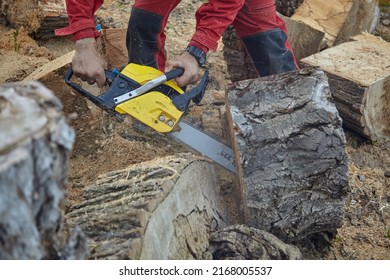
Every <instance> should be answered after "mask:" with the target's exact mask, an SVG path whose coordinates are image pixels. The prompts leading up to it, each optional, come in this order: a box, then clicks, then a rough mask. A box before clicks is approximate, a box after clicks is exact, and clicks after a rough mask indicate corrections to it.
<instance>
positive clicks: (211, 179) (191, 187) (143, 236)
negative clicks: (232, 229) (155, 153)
mask: <svg viewBox="0 0 390 280" xmlns="http://www.w3.org/2000/svg"><path fill="white" fill-rule="evenodd" d="M215 172H216V171H215V169H214V167H213V165H212V164H211V163H210V162H208V161H205V160H204V159H202V158H197V157H194V156H192V155H190V154H181V155H178V156H177V157H168V158H163V159H159V160H157V161H154V162H145V163H143V164H139V165H137V166H132V167H129V168H128V169H126V170H119V171H115V172H111V173H108V174H105V175H101V176H100V178H99V179H98V180H97V181H96V182H95V184H94V185H91V186H89V187H86V188H85V195H84V197H85V200H84V202H83V203H81V204H79V205H76V206H74V207H72V209H70V211H69V213H68V214H67V220H68V223H69V224H70V225H71V226H80V227H81V228H82V230H83V231H84V232H85V233H86V235H87V236H88V239H89V243H90V247H91V258H92V259H210V258H211V255H210V253H208V252H207V250H206V249H207V247H208V238H209V235H210V233H211V232H213V231H215V230H217V229H220V228H223V227H225V226H226V225H227V224H230V223H231V221H229V219H230V218H229V217H230V215H229V209H227V205H226V203H223V201H222V194H221V193H220V191H221V190H220V189H221V187H220V183H219V180H218V179H217V178H216V176H215Z"/></svg>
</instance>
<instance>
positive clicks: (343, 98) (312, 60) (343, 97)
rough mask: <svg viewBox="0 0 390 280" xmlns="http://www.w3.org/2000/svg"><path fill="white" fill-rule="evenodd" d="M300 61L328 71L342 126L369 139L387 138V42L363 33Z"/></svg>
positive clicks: (389, 126) (389, 73)
mask: <svg viewBox="0 0 390 280" xmlns="http://www.w3.org/2000/svg"><path fill="white" fill-rule="evenodd" d="M301 62H302V63H303V64H305V65H308V66H318V67H321V69H322V70H323V71H325V72H326V73H327V75H328V77H329V84H330V89H331V93H332V95H333V98H334V101H335V103H336V107H337V109H338V110H339V112H340V116H341V117H342V119H343V124H344V126H345V127H347V128H349V129H351V130H353V131H355V132H357V133H359V134H360V135H362V136H363V137H365V138H367V139H371V140H378V139H389V138H390V109H389V108H390V100H389V98H388V97H387V95H388V93H389V91H390V71H389V67H390V44H389V43H388V42H385V41H383V40H382V39H381V38H379V37H376V36H373V35H370V34H367V33H365V34H361V35H358V36H355V37H353V38H352V41H351V42H347V43H344V44H341V45H338V46H336V47H333V48H329V49H327V50H324V51H322V52H320V53H318V54H314V55H312V56H309V57H307V58H305V59H303V60H302V61H301Z"/></svg>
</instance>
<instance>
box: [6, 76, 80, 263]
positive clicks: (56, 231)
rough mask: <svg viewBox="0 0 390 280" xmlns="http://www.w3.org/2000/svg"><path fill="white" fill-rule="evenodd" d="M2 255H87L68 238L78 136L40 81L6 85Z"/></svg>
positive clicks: (74, 236)
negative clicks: (71, 165) (71, 162)
mask: <svg viewBox="0 0 390 280" xmlns="http://www.w3.org/2000/svg"><path fill="white" fill-rule="evenodd" d="M0 131H1V134H2V137H1V138H0V233H1V242H0V259H80V258H81V259H82V258H86V256H87V255H88V251H87V246H86V243H85V239H84V238H83V235H82V233H81V232H80V231H78V230H77V229H76V230H75V231H73V232H72V233H71V234H70V238H69V239H68V242H67V243H65V234H66V231H65V227H64V219H63V218H64V205H65V194H66V189H65V183H66V181H67V171H68V169H67V164H68V158H69V153H70V150H71V148H72V145H73V141H74V132H73V130H72V129H71V128H70V127H69V126H68V124H67V122H66V120H65V118H64V116H63V114H62V106H61V103H60V102H59V100H58V99H57V98H56V97H54V95H53V94H52V92H50V91H49V90H48V89H47V88H45V87H44V86H42V85H41V84H40V83H37V82H29V83H26V84H23V85H22V84H9V85H2V86H0Z"/></svg>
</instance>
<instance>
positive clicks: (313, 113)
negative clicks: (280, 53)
mask: <svg viewBox="0 0 390 280" xmlns="http://www.w3.org/2000/svg"><path fill="white" fill-rule="evenodd" d="M330 99H331V95H330V92H329V88H328V81H327V78H326V76H325V74H324V73H323V72H322V71H320V70H318V69H314V68H307V69H303V70H302V71H299V72H298V71H296V72H290V73H285V74H280V75H274V76H269V77H264V78H259V79H254V80H246V81H241V82H236V83H235V84H234V86H233V87H232V88H231V89H229V90H228V106H229V108H228V110H227V111H228V112H230V114H227V115H228V117H229V119H230V120H229V121H228V123H229V124H231V127H229V131H230V134H231V135H232V143H233V147H234V149H235V151H236V152H235V155H236V159H235V161H236V162H237V167H238V179H239V188H240V189H241V193H242V194H243V203H242V205H243V208H244V209H242V211H243V212H245V210H246V219H247V224H248V225H249V226H251V227H254V228H258V229H262V230H265V231H269V232H271V233H273V234H275V235H276V236H277V237H279V238H280V239H282V240H284V241H287V242H297V241H299V240H302V239H305V238H308V237H309V236H313V235H315V234H317V233H322V232H326V233H328V232H329V233H334V231H335V230H336V229H337V228H339V227H340V226H341V223H342V220H343V215H344V203H345V200H346V198H347V193H348V190H349V186H348V174H347V172H348V157H347V154H346V152H345V146H346V140H345V136H344V132H343V130H342V127H341V118H340V117H339V115H338V112H337V110H336V107H335V106H334V104H333V103H331V102H330V101H329V100H330Z"/></svg>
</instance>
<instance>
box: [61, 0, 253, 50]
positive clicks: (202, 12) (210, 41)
mask: <svg viewBox="0 0 390 280" xmlns="http://www.w3.org/2000/svg"><path fill="white" fill-rule="evenodd" d="M103 2H104V0H66V8H67V13H68V17H69V26H68V27H65V28H62V29H58V30H56V35H57V36H65V35H71V34H73V40H75V41H76V40H79V39H82V38H92V37H97V36H99V35H98V32H97V31H96V28H95V21H94V14H95V12H96V11H97V9H99V8H100V7H101V6H102V4H103ZM160 2H161V4H160V5H155V4H154V5H148V1H145V2H143V1H138V3H142V5H143V7H145V5H146V6H148V10H149V11H151V12H154V13H157V14H160V15H162V16H168V15H164V14H161V11H160V9H159V6H161V5H164V4H165V5H171V4H172V2H173V1H167V0H161V1H160ZM244 2H245V0H224V1H221V0H209V1H208V3H205V4H203V5H202V6H201V7H200V8H199V9H198V11H197V12H196V30H195V33H194V35H193V37H192V40H191V42H190V44H192V45H196V46H198V47H200V48H202V49H203V50H204V51H205V52H206V53H207V51H208V50H209V49H211V50H216V49H217V42H218V40H219V39H220V38H221V36H222V33H223V32H224V30H225V29H226V28H227V27H228V26H229V25H230V24H231V23H232V22H233V21H234V19H235V17H236V15H237V12H238V11H239V10H240V9H241V8H242V6H243V5H244Z"/></svg>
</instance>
